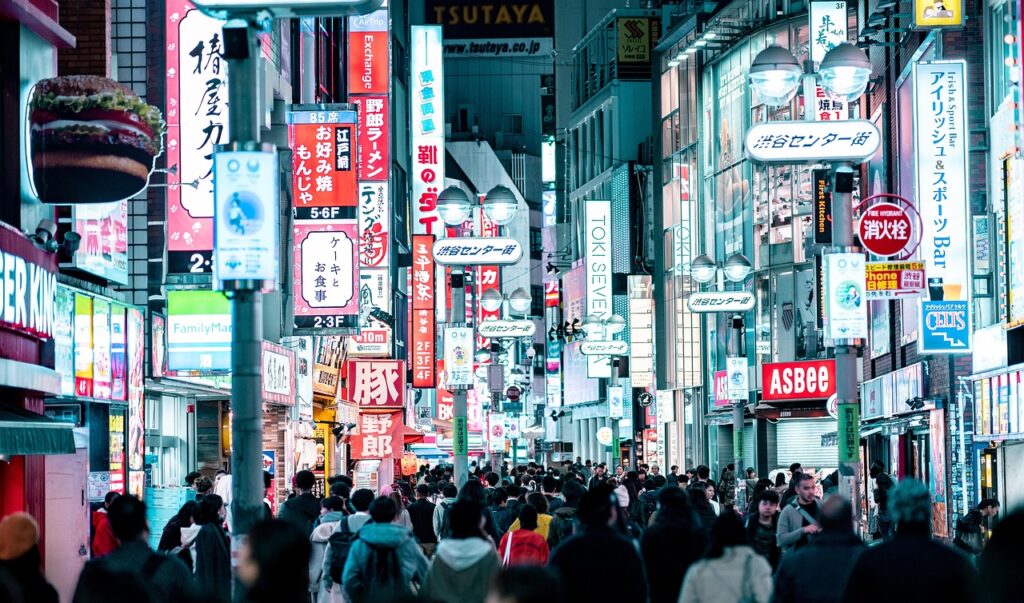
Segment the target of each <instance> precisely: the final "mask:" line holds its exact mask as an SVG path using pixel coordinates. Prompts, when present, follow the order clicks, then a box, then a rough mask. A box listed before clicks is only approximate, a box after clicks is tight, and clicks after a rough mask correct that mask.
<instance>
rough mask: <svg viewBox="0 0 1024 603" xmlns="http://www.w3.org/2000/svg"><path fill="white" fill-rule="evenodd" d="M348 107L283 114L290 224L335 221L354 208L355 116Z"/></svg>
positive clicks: (331, 107)
mask: <svg viewBox="0 0 1024 603" xmlns="http://www.w3.org/2000/svg"><path fill="white" fill-rule="evenodd" d="M347 107H348V105H328V109H327V110H323V111H304V110H296V111H289V112H288V146H289V147H290V148H291V150H292V207H293V208H294V212H295V219H296V220H310V219H313V220H316V219H332V218H334V219H336V218H340V217H342V216H341V213H340V212H338V211H337V210H331V209H323V208H337V207H354V206H355V205H356V158H357V147H356V112H355V111H351V110H348V109H347Z"/></svg>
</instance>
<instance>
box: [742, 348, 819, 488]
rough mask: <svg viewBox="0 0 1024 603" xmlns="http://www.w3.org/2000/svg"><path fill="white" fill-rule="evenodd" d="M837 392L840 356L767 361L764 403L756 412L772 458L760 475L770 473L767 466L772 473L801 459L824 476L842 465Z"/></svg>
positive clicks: (763, 373) (806, 468)
mask: <svg viewBox="0 0 1024 603" xmlns="http://www.w3.org/2000/svg"><path fill="white" fill-rule="evenodd" d="M835 393H836V363H835V360H831V359H826V360H804V361H798V362H766V363H764V364H763V365H761V403H760V404H759V405H758V406H757V407H756V416H757V418H758V434H759V435H761V434H763V435H764V438H765V442H764V443H765V444H766V445H765V446H764V452H765V453H766V454H767V455H768V459H767V461H768V462H767V463H762V464H761V465H759V466H758V470H759V471H758V473H759V474H760V473H763V472H764V471H763V469H762V467H765V468H767V470H768V471H767V472H766V473H765V474H766V475H771V474H772V473H773V472H774V471H775V470H778V469H787V470H788V468H789V466H790V465H792V464H793V463H800V464H801V465H802V466H803V468H804V471H805V472H813V473H814V474H815V475H816V476H817V477H818V478H819V479H824V478H825V477H827V476H828V475H829V474H830V473H832V472H833V471H835V469H836V468H837V467H838V466H839V448H838V445H837V441H836V438H835V437H834V436H835V434H836V415H835V408H834V404H835V401H836V399H835ZM830 405H831V406H832V408H830ZM758 450H759V452H760V451H761V450H762V448H761V447H760V446H759V448H758ZM759 460H760V459H759Z"/></svg>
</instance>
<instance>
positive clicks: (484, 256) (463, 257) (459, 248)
mask: <svg viewBox="0 0 1024 603" xmlns="http://www.w3.org/2000/svg"><path fill="white" fill-rule="evenodd" d="M522 257H523V246H522V245H520V244H519V241H516V240H515V239H509V238H506V237H494V238H486V239H483V238H480V239H477V238H468V237H467V238H459V239H438V240H437V242H436V243H434V261H436V262H437V263H438V264H442V265H445V266H484V265H497V266H507V265H510V264H515V263H517V262H518V261H519V260H520V259H522Z"/></svg>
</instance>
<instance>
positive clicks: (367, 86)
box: [348, 9, 390, 94]
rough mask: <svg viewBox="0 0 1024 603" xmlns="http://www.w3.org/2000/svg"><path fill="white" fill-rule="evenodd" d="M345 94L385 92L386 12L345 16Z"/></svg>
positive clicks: (387, 83) (386, 66) (386, 78)
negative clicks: (346, 87) (347, 18)
mask: <svg viewBox="0 0 1024 603" xmlns="http://www.w3.org/2000/svg"><path fill="white" fill-rule="evenodd" d="M348 22H349V33H348V49H349V53H350V56H349V61H348V92H349V94H387V92H388V85H389V84H390V82H389V81H388V11H387V9H383V10H379V11H377V12H375V13H372V14H370V15H365V16H363V17H351V18H349V21H348Z"/></svg>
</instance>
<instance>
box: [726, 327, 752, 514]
mask: <svg viewBox="0 0 1024 603" xmlns="http://www.w3.org/2000/svg"><path fill="white" fill-rule="evenodd" d="M729 321H730V323H731V324H730V325H729V327H730V328H729V339H728V342H727V343H728V344H729V345H728V348H729V355H730V356H732V357H734V358H739V357H745V356H746V352H747V346H746V326H745V325H744V323H743V316H741V315H739V314H736V315H734V316H733V317H732V318H730V319H729ZM748 396H749V394H748ZM746 407H747V401H746V400H743V399H740V400H736V401H734V403H733V407H732V455H733V474H734V475H735V476H736V505H737V507H738V508H740V509H743V508H744V507H745V505H741V504H740V501H741V500H742V498H741V497H742V496H743V494H744V490H745V488H746V483H745V482H744V481H743V480H742V479H740V475H741V474H740V472H741V471H742V467H743V413H744V411H745V409H746Z"/></svg>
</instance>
